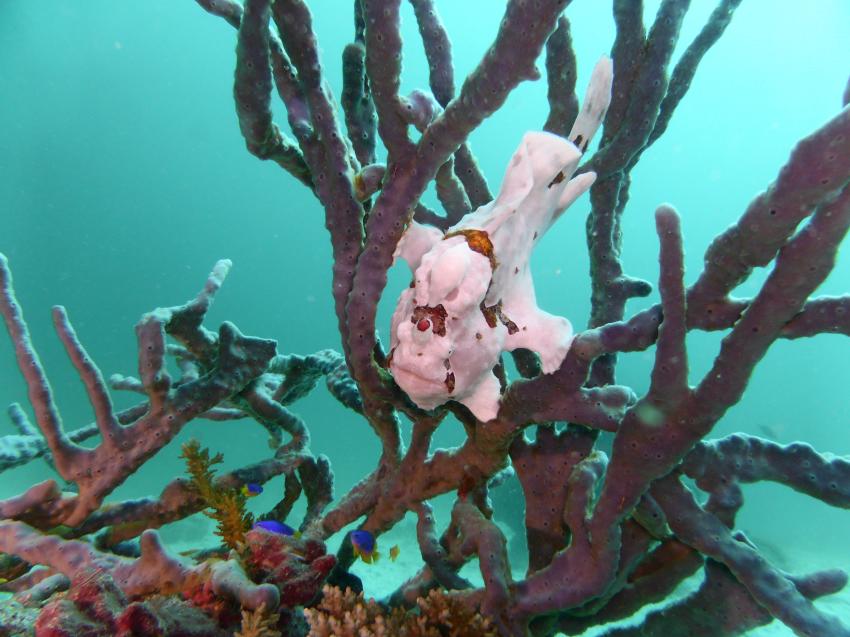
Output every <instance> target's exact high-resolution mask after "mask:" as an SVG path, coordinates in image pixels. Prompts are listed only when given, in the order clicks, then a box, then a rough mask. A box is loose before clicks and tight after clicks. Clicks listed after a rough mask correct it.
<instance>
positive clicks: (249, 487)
mask: <svg viewBox="0 0 850 637" xmlns="http://www.w3.org/2000/svg"><path fill="white" fill-rule="evenodd" d="M262 492H263V487H262V485H259V484H257V483H256V482H248V483H247V484H243V485H242V495H244V496H245V497H246V498H253V497H254V496H258V495H260V494H261V493H262Z"/></svg>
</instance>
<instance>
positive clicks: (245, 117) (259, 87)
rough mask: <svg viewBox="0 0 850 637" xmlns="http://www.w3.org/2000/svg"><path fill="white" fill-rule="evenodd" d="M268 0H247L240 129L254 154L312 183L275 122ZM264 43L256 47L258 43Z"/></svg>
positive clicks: (239, 78)
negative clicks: (272, 99)
mask: <svg viewBox="0 0 850 637" xmlns="http://www.w3.org/2000/svg"><path fill="white" fill-rule="evenodd" d="M270 14H271V11H270V9H269V3H268V0H246V2H245V5H244V11H243V14H242V20H241V23H240V25H239V37H238V39H237V43H236V77H235V82H234V86H233V97H234V102H235V103H236V114H237V115H238V117H239V128H240V130H241V131H242V136H243V137H244V138H245V142H246V144H247V146H248V150H249V151H250V152H251V154H252V155H256V156H257V157H259V158H260V159H272V160H274V161H275V162H276V163H278V164H279V165H280V166H281V167H283V168H284V169H285V170H287V171H288V172H289V173H291V174H292V175H293V176H294V177H295V178H296V179H298V180H299V181H301V182H303V183H304V184H306V185H308V186H311V185H312V183H311V178H310V170H309V169H308V168H307V164H306V163H305V161H304V156H303V155H302V154H301V151H300V150H299V149H298V147H297V146H296V145H295V142H294V141H292V140H290V139H289V138H288V137H287V136H286V135H284V134H283V133H281V131H280V129H279V128H278V126H277V124H275V123H274V122H272V112H271V87H272V73H271V67H270V66H269V44H268V38H269V27H268V25H269V17H270ZM264 40H265V42H264V43H263V45H261V46H255V45H254V43H255V42H258V41H259V42H263V41H264Z"/></svg>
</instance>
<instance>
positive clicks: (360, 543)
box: [351, 529, 381, 564]
mask: <svg viewBox="0 0 850 637" xmlns="http://www.w3.org/2000/svg"><path fill="white" fill-rule="evenodd" d="M351 546H352V547H354V556H355V557H359V558H360V559H361V560H363V561H364V562H365V563H366V564H372V563H374V562H377V561H378V559H379V558H380V557H381V554H380V553H378V542H377V541H376V540H375V536H374V535H372V534H371V533H369V531H364V530H362V529H358V530H356V531H352V532H351Z"/></svg>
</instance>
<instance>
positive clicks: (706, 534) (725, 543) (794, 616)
mask: <svg viewBox="0 0 850 637" xmlns="http://www.w3.org/2000/svg"><path fill="white" fill-rule="evenodd" d="M652 494H653V496H655V498H656V499H657V500H658V502H659V504H661V506H662V508H664V509H665V510H666V511H667V512H668V516H667V519H668V521H669V523H670V527H671V529H672V530H673V532H674V533H675V534H676V537H677V538H678V539H679V540H681V541H682V542H684V543H685V544H688V545H689V546H692V547H693V548H695V549H697V550H698V551H700V552H701V553H703V554H704V555H706V556H707V557H709V558H712V559H714V560H716V561H718V562H721V563H723V564H724V565H726V567H727V568H728V569H729V570H730V571H731V572H732V573H733V574H734V575H735V578H736V579H737V580H738V581H739V582H740V583H741V584H742V585H743V586H744V587H746V589H747V591H749V593H750V595H752V597H753V599H754V600H755V601H756V602H758V603H759V605H761V606H763V607H764V608H765V609H766V610H767V611H768V612H769V613H770V614H771V615H772V616H773V617H776V618H777V619H779V620H781V621H782V622H783V623H784V624H786V625H787V626H789V627H790V628H792V629H793V630H794V632H795V633H797V634H798V635H801V636H804V637H820V636H821V635H835V637H847V636H848V635H850V628H847V627H846V626H844V625H842V623H841V622H840V621H838V619H837V618H835V617H831V616H829V615H827V614H826V613H823V612H821V611H819V610H818V609H816V608H815V607H814V605H812V603H811V602H810V601H809V600H808V599H807V598H806V596H805V595H804V594H803V593H802V592H801V591H800V590H798V589H797V587H796V586H794V585H793V583H792V582H790V581H789V580H788V578H787V577H786V576H785V575H784V574H782V573H781V572H780V571H778V570H777V569H775V568H774V567H772V566H771V565H770V564H768V563H767V561H766V560H765V559H764V558H763V557H762V556H761V555H760V554H759V553H758V552H757V551H756V550H755V549H754V548H753V547H752V546H750V545H749V544H747V543H746V542H743V541H740V540H738V539H736V538H735V537H733V535H732V533H731V531H730V530H729V529H728V528H727V527H726V526H725V525H724V524H723V523H722V522H721V521H720V520H719V519H718V518H716V517H715V516H713V515H711V514H710V513H708V512H706V511H705V510H703V509H702V508H701V507H700V506H699V505H698V504H697V503H696V501H695V500H694V498H693V495H692V494H691V492H690V491H689V490H687V489H686V488H685V487H684V486H683V485H682V484H681V483H680V482H679V479H678V477H677V476H676V475H675V474H672V475H670V476H668V477H666V478H664V479H662V480H658V481H657V482H655V483H654V484H653V487H652ZM845 581H846V578H845Z"/></svg>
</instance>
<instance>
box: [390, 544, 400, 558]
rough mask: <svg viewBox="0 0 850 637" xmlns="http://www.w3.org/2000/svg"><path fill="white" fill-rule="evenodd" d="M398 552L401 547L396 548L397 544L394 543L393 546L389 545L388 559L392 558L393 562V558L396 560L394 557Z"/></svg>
mask: <svg viewBox="0 0 850 637" xmlns="http://www.w3.org/2000/svg"><path fill="white" fill-rule="evenodd" d="M399 553H401V549H400V548H398V544H394V545H393V546H391V547H390V560H392V561H393V562H395V560H396V558H397V557H398V554H399Z"/></svg>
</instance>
